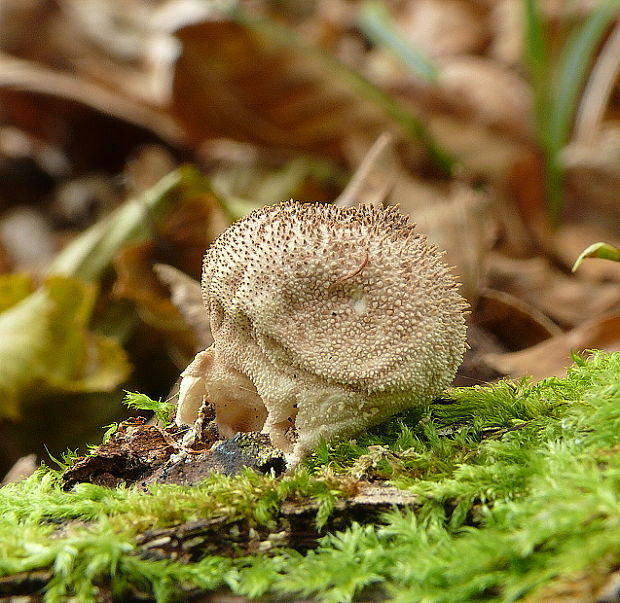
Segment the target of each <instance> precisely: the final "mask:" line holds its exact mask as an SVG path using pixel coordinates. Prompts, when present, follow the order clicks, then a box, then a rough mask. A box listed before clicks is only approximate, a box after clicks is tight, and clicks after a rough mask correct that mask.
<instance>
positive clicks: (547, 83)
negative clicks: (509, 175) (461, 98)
mask: <svg viewBox="0 0 620 603" xmlns="http://www.w3.org/2000/svg"><path fill="white" fill-rule="evenodd" d="M524 2H525V15H526V22H525V26H526V35H525V39H526V44H525V59H526V62H527V65H528V68H529V71H530V77H531V79H532V85H533V88H534V96H535V107H536V121H537V131H538V139H539V142H540V145H541V147H542V148H543V151H544V153H545V158H546V162H547V166H546V186H547V210H548V216H549V219H550V221H551V223H552V224H554V225H557V224H558V222H559V221H560V219H561V217H562V211H563V209H564V168H563V166H562V163H561V160H560V152H561V150H562V148H563V147H564V146H565V145H566V144H567V142H568V139H569V136H570V132H571V127H572V124H573V120H574V116H575V113H576V110H577V106H578V103H579V97H580V94H581V91H582V88H583V84H584V81H585V78H586V76H587V73H588V69H589V66H590V64H591V62H592V57H593V55H594V52H595V51H596V48H597V46H598V44H599V43H600V41H601V39H602V37H603V36H604V34H605V32H606V31H607V29H608V27H609V25H610V23H611V22H612V21H613V20H614V19H615V18H617V17H618V11H619V9H620V0H604V1H603V2H601V3H600V4H599V5H598V6H597V7H596V8H595V9H594V10H593V11H592V12H591V13H590V15H589V16H588V18H587V19H586V21H585V22H584V23H583V24H582V25H580V26H578V27H577V28H575V29H574V30H573V32H572V34H571V35H570V36H569V37H568V40H567V41H566V43H565V45H564V48H563V50H562V52H561V54H560V58H559V60H558V62H557V64H556V65H552V64H551V58H550V52H549V48H548V44H547V41H546V38H545V32H544V24H543V20H542V16H541V13H540V10H539V6H538V4H539V3H538V2H537V0H524Z"/></svg>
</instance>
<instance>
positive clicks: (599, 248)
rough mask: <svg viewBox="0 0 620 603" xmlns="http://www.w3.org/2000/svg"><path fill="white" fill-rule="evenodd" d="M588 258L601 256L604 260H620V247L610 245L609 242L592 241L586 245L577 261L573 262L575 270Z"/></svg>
mask: <svg viewBox="0 0 620 603" xmlns="http://www.w3.org/2000/svg"><path fill="white" fill-rule="evenodd" d="M586 258H601V259H603V260H612V261H614V262H620V249H618V248H617V247H614V246H613V245H610V244H609V243H603V242H599V243H592V245H590V246H589V247H586V248H585V249H584V250H583V251H582V252H581V253H580V254H579V257H578V258H577V260H576V261H575V263H574V264H573V268H572V270H573V272H575V271H576V270H577V268H579V266H581V263H582V262H583V260H585V259H586Z"/></svg>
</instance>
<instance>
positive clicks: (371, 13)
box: [358, 0, 437, 84]
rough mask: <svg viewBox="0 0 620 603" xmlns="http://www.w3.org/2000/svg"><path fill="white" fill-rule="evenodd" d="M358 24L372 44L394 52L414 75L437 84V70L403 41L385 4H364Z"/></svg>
mask: <svg viewBox="0 0 620 603" xmlns="http://www.w3.org/2000/svg"><path fill="white" fill-rule="evenodd" d="M358 24H359V26H360V29H361V30H362V32H363V33H364V34H365V35H366V36H367V37H368V38H369V39H370V40H371V41H372V42H374V43H375V44H376V45H377V46H383V47H385V48H388V49H389V50H390V51H392V53H393V54H394V55H395V56H396V57H397V58H398V59H399V60H400V61H402V62H403V64H404V65H405V66H406V67H407V68H408V69H410V70H411V71H412V73H414V74H415V75H417V76H418V77H420V78H421V79H422V80H424V81H425V82H427V83H429V84H436V83H437V68H436V67H435V65H434V64H433V62H432V61H431V60H430V59H429V58H428V57H426V56H424V54H422V53H421V52H420V51H419V50H417V49H416V48H414V47H413V46H412V45H411V44H409V43H408V42H407V40H405V39H403V37H402V36H401V35H400V33H399V32H398V30H397V28H396V26H395V24H394V21H393V19H392V17H391V15H390V13H389V11H388V9H387V7H386V6H385V4H384V3H383V2H376V1H374V0H372V1H370V0H369V1H367V2H364V4H363V5H362V7H361V9H360V12H359V17H358Z"/></svg>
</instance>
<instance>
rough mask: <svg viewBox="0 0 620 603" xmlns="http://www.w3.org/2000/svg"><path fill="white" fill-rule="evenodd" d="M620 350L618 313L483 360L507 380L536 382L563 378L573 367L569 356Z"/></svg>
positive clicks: (485, 357)
mask: <svg viewBox="0 0 620 603" xmlns="http://www.w3.org/2000/svg"><path fill="white" fill-rule="evenodd" d="M592 349H596V350H603V351H606V352H615V351H618V350H620V314H614V315H612V316H607V317H604V318H596V319H594V320H589V321H587V322H584V323H582V324H580V325H579V326H578V327H575V328H574V329H572V330H571V331H568V332H567V333H562V334H561V335H556V336H555V337H552V338H551V339H548V340H546V341H543V342H542V343H540V344H538V345H536V346H533V347H531V348H527V349H525V350H521V351H519V352H511V353H508V354H486V355H485V356H484V360H485V361H486V362H487V363H488V364H489V365H490V366H492V367H493V368H495V369H496V370H498V371H499V372H502V373H505V374H507V375H509V376H510V377H525V376H530V377H532V378H533V379H534V380H535V381H538V380H540V379H544V378H545V377H550V376H556V377H563V376H565V374H566V369H567V368H568V367H569V366H571V365H572V364H573V360H572V357H571V355H572V354H573V353H579V352H583V351H585V350H592Z"/></svg>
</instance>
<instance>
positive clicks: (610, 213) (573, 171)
mask: <svg viewBox="0 0 620 603" xmlns="http://www.w3.org/2000/svg"><path fill="white" fill-rule="evenodd" d="M562 160H563V162H564V165H565V167H566V178H567V182H568V185H569V186H570V188H571V190H572V193H573V197H574V204H573V205H572V207H571V208H570V209H571V214H572V215H574V216H575V217H576V218H578V219H585V220H589V221H595V222H596V221H600V222H603V223H609V222H611V221H613V223H614V224H617V223H618V221H619V220H620V204H619V203H618V190H620V127H619V126H617V125H615V124H614V125H612V124H608V125H606V126H604V127H603V129H602V130H601V131H600V132H598V133H597V135H596V139H595V140H594V141H593V142H592V143H591V144H582V143H579V142H574V143H572V144H570V145H569V146H568V147H566V149H564V151H563V153H562Z"/></svg>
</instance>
